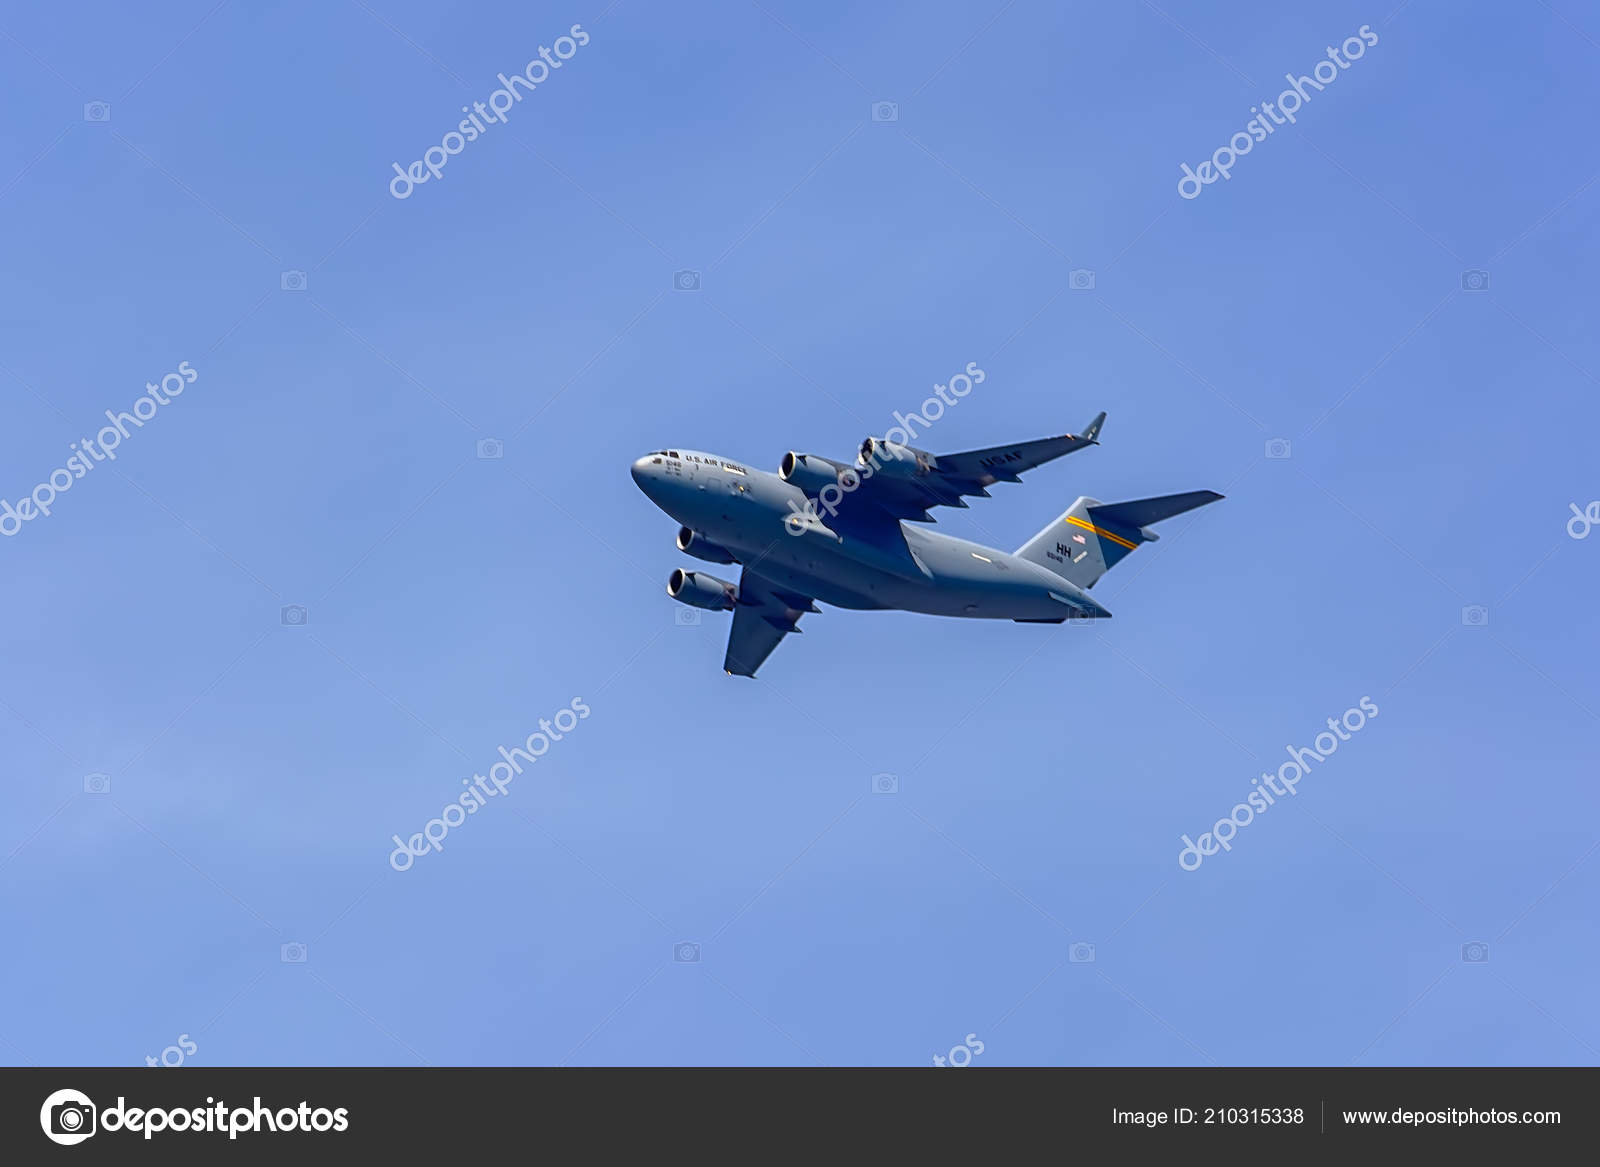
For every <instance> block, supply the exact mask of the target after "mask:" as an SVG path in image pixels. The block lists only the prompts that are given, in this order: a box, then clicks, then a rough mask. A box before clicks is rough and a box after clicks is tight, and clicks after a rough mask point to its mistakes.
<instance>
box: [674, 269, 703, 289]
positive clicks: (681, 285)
mask: <svg viewBox="0 0 1600 1167" xmlns="http://www.w3.org/2000/svg"><path fill="white" fill-rule="evenodd" d="M672 286H673V287H674V288H676V289H678V291H680V292H698V291H699V290H700V273H699V272H697V271H690V270H689V269H688V268H684V269H683V270H682V271H675V272H673V273H672Z"/></svg>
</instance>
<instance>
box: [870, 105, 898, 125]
mask: <svg viewBox="0 0 1600 1167" xmlns="http://www.w3.org/2000/svg"><path fill="white" fill-rule="evenodd" d="M872 120H873V121H875V122H897V121H899V120H900V103H899V102H897V101H875V102H873V103H872Z"/></svg>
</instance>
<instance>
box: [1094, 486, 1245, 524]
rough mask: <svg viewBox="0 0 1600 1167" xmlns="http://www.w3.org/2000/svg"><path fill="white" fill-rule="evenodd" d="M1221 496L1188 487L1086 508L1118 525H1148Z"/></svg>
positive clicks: (1201, 505)
mask: <svg viewBox="0 0 1600 1167" xmlns="http://www.w3.org/2000/svg"><path fill="white" fill-rule="evenodd" d="M1221 497H1222V496H1221V495H1220V494H1218V493H1217V492H1216V491H1214V490H1191V491H1188V492H1187V493H1185V494H1164V495H1162V496H1161V497H1159V498H1136V499H1134V500H1133V501H1132V502H1111V503H1098V504H1096V505H1094V506H1091V507H1090V508H1089V513H1090V514H1091V515H1093V516H1094V517H1095V518H1096V519H1105V520H1107V521H1108V522H1112V523H1115V524H1117V525H1118V526H1120V527H1148V526H1149V525H1150V524H1151V523H1159V522H1160V521H1161V520H1162V519H1170V518H1172V516H1173V515H1181V514H1183V512H1184V511H1192V510H1194V508H1195V507H1203V506H1205V505H1206V503H1208V502H1216V501H1217V500H1218V499H1220V498H1221Z"/></svg>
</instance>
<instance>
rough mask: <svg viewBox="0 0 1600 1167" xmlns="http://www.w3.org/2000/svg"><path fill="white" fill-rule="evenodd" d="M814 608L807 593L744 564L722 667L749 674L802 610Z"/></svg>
mask: <svg viewBox="0 0 1600 1167" xmlns="http://www.w3.org/2000/svg"><path fill="white" fill-rule="evenodd" d="M815 611H817V605H816V603H815V601H814V600H813V599H812V597H810V596H805V595H801V594H800V593H799V592H795V591H791V590H789V589H787V588H784V587H781V586H780V585H778V584H776V583H773V582H772V581H771V580H769V579H765V578H763V577H761V576H759V575H757V574H756V573H755V572H753V571H751V570H750V569H749V568H748V567H747V568H745V569H744V572H743V574H741V575H740V576H739V602H738V603H737V604H735V605H734V609H733V627H732V629H731V630H730V631H729V632H728V652H727V655H726V656H725V657H724V658H723V661H722V667H723V669H724V670H725V671H726V672H728V674H729V675H731V676H735V677H753V676H755V675H756V670H757V669H759V668H760V667H761V665H762V662H763V661H765V660H766V659H767V658H768V657H769V656H771V655H772V650H773V649H775V648H777V647H778V645H779V644H780V643H781V642H782V641H783V638H784V637H785V636H787V635H789V634H790V633H791V632H799V631H800V629H799V628H797V627H795V623H796V621H798V620H799V619H800V617H801V616H802V615H804V614H805V613H806V612H815Z"/></svg>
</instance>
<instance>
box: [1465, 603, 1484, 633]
mask: <svg viewBox="0 0 1600 1167" xmlns="http://www.w3.org/2000/svg"><path fill="white" fill-rule="evenodd" d="M1461 622H1462V623H1463V624H1465V625H1466V626H1467V627H1468V628H1485V627H1487V626H1488V624H1489V609H1488V608H1485V607H1484V606H1483V605H1482V604H1468V605H1467V606H1466V607H1465V608H1462V609H1461Z"/></svg>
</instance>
